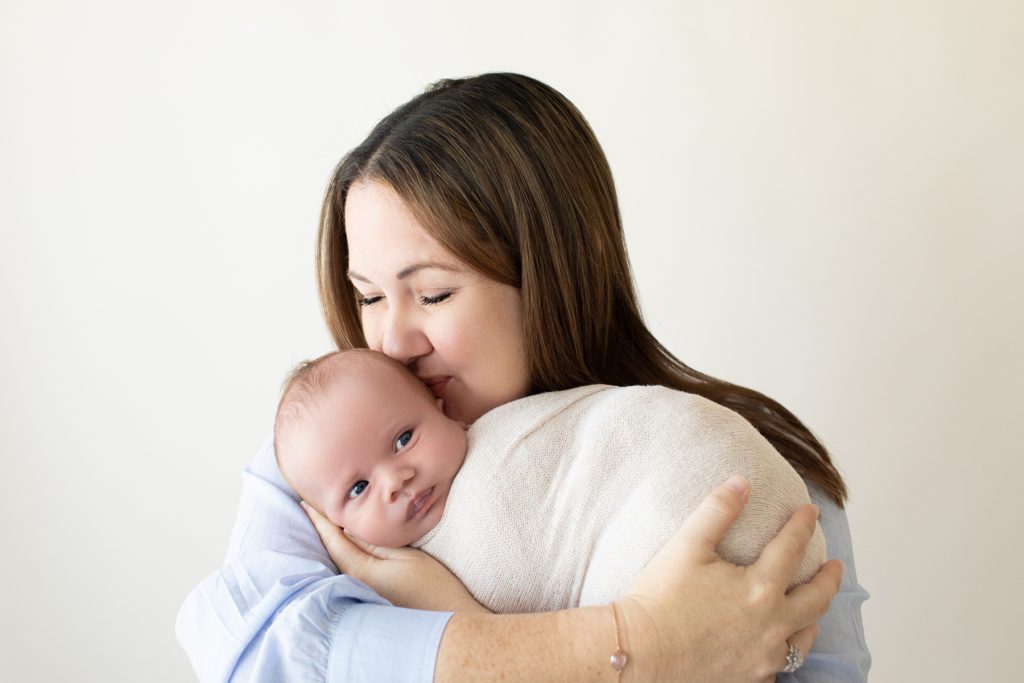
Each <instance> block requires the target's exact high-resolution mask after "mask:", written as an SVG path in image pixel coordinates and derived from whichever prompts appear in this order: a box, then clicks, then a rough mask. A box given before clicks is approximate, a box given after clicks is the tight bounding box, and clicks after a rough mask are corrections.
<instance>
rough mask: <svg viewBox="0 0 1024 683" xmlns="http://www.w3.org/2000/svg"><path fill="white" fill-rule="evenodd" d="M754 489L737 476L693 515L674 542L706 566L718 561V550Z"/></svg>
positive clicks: (705, 500)
mask: <svg viewBox="0 0 1024 683" xmlns="http://www.w3.org/2000/svg"><path fill="white" fill-rule="evenodd" d="M749 492H750V485H749V484H748V483H747V480H746V479H744V478H743V477H741V476H740V475H738V474H737V475H733V476H732V477H730V478H729V479H728V480H727V481H726V482H725V483H724V484H722V485H721V486H719V487H718V488H716V489H715V490H714V491H712V492H711V493H710V494H709V495H708V496H707V497H706V498H705V499H704V500H703V501H701V504H700V505H699V506H697V509H696V510H694V511H693V514H691V515H690V516H689V517H687V518H686V521H685V522H683V526H682V528H681V529H680V532H681V533H677V534H676V535H675V536H674V537H673V539H672V540H671V541H669V543H670V544H672V543H682V544H683V549H682V550H681V551H680V552H681V553H683V554H687V553H689V554H691V556H694V554H695V556H694V559H697V560H700V561H703V562H713V561H716V560H718V559H719V558H718V555H717V553H716V552H715V548H717V547H718V544H719V542H720V541H721V540H722V537H723V536H725V532H727V531H728V530H729V527H731V526H732V525H733V523H734V522H735V521H736V518H737V517H739V516H740V512H742V511H743V506H744V505H745V504H746V502H747V495H748V493H749Z"/></svg>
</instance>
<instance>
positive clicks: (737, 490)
mask: <svg viewBox="0 0 1024 683" xmlns="http://www.w3.org/2000/svg"><path fill="white" fill-rule="evenodd" d="M748 491H749V489H748V485H747V482H746V481H745V480H744V479H743V478H742V477H733V478H731V479H730V480H729V481H728V482H726V484H724V485H722V486H720V487H719V488H717V489H716V490H715V491H714V492H712V493H711V495H709V496H708V497H707V498H706V499H705V500H704V502H702V503H701V505H700V507H698V508H697V510H696V511H694V513H693V514H692V515H690V516H689V517H688V518H687V519H686V521H685V522H684V523H683V526H682V527H681V528H680V530H679V531H678V532H677V533H676V534H675V536H673V537H672V539H671V540H670V541H669V542H668V543H667V544H666V545H665V547H664V548H662V550H660V551H659V552H658V554H657V555H655V556H654V558H652V559H651V561H650V563H649V564H648V565H647V567H646V568H645V569H644V571H643V572H641V573H640V575H639V576H637V578H636V579H635V580H634V582H633V584H632V586H631V587H630V589H629V591H628V592H627V594H626V595H625V596H624V597H623V598H622V600H621V602H619V603H618V604H619V605H620V606H621V608H620V609H621V613H622V615H623V622H624V624H623V626H624V628H623V630H624V631H625V633H626V638H627V639H628V642H629V643H630V645H627V646H626V649H627V650H630V649H632V650H633V652H632V654H633V657H632V659H633V660H634V663H635V666H636V667H637V669H636V672H635V675H634V679H635V680H659V681H670V680H686V681H689V680H714V681H774V680H775V674H776V673H778V672H780V671H781V670H782V668H783V667H784V666H785V662H786V653H787V651H788V647H789V646H788V645H787V641H788V642H790V643H792V644H793V645H795V646H796V647H798V648H799V649H800V651H801V653H803V654H804V655H806V654H807V652H808V651H809V650H810V648H811V644H812V643H813V641H814V638H815V637H816V636H817V634H818V626H817V623H816V622H817V620H818V618H820V617H821V616H822V615H823V614H824V613H825V612H826V611H827V610H828V606H829V603H830V602H831V600H832V597H833V596H834V595H835V594H836V592H837V591H838V589H839V580H840V579H841V578H842V572H843V567H842V563H840V562H839V561H837V560H834V561H831V562H826V563H825V564H824V565H823V566H822V568H821V569H820V570H819V571H818V574H817V575H816V576H815V577H814V578H813V579H812V580H811V581H810V582H808V583H806V584H803V585H801V586H797V587H796V588H794V589H793V590H792V591H790V592H789V594H787V593H786V586H787V585H789V583H790V582H791V581H792V580H793V576H794V574H795V573H796V570H797V567H798V566H799V564H800V560H801V558H802V557H803V554H804V549H805V548H806V547H807V542H808V540H809V539H810V537H811V534H812V533H813V532H814V527H815V525H816V524H817V509H816V508H815V507H814V506H813V505H804V506H802V507H801V508H800V509H799V510H798V511H797V512H796V513H794V514H793V516H792V517H791V518H790V520H789V522H787V524H786V525H785V526H784V527H783V529H782V530H781V531H780V532H779V534H778V536H776V537H775V539H774V540H772V542H771V543H769V544H768V545H767V546H766V547H765V549H764V552H763V553H762V554H761V557H760V559H758V561H757V562H756V563H755V564H753V565H751V566H749V567H738V566H736V565H733V564H730V563H728V562H726V561H724V560H722V559H721V558H719V557H718V555H717V554H716V553H715V548H716V546H717V545H718V543H719V541H721V539H722V537H723V536H724V535H725V532H726V531H727V530H728V529H729V527H730V526H731V525H732V523H733V522H735V521H736V518H737V517H738V516H739V514H740V511H741V510H742V509H743V506H744V504H745V503H746V500H747V494H748Z"/></svg>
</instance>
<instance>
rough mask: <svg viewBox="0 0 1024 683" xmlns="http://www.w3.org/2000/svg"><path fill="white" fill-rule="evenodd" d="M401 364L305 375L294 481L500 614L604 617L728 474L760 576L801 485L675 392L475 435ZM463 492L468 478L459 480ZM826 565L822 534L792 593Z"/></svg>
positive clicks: (555, 410) (292, 387)
mask: <svg viewBox="0 0 1024 683" xmlns="http://www.w3.org/2000/svg"><path fill="white" fill-rule="evenodd" d="M442 407H443V406H442V404H441V400H440V399H435V398H434V396H433V395H432V394H431V393H430V391H429V390H428V389H427V388H426V387H425V386H424V385H423V384H421V383H420V382H419V381H418V380H417V379H416V378H415V377H414V376H413V375H412V374H411V373H410V372H409V371H408V370H407V369H406V368H404V367H403V366H402V365H401V364H399V363H397V362H395V361H393V360H391V359H389V358H388V357H387V356H384V355H383V354H380V353H377V352H373V351H369V350H365V349H359V350H352V351H345V352H335V353H331V354H327V355H326V356H323V357H321V358H320V359H317V360H316V361H312V362H310V363H306V364H303V365H301V366H300V367H299V368H298V369H297V370H296V371H295V372H294V373H293V374H292V376H291V377H290V379H289V381H288V382H287V384H286V386H285V389H284V392H283V395H282V399H281V402H280V405H279V406H278V412H277V419H276V421H275V432H274V433H275V450H276V453H277V458H278V465H279V467H280V469H281V473H282V474H283V476H284V478H285V479H286V481H287V482H288V483H289V484H290V485H291V486H292V488H293V489H294V490H295V492H296V493H298V494H299V495H300V496H301V497H302V498H303V499H304V500H305V501H306V502H307V503H308V504H310V505H312V506H313V507H314V508H316V509H317V510H318V511H320V513H321V514H323V515H324V516H325V517H327V518H328V519H330V520H331V521H332V522H334V523H335V524H337V525H338V526H340V527H342V528H344V529H345V530H346V531H347V532H348V533H349V534H350V535H352V536H355V537H357V538H359V539H362V540H363V541H366V542H368V543H371V544H374V545H381V546H388V547H399V546H403V545H413V546H415V547H419V548H421V549H422V550H424V551H425V552H427V553H429V554H430V555H432V556H433V557H435V558H436V559H438V560H439V561H440V562H442V563H443V564H444V565H445V566H447V567H448V568H449V569H450V570H451V571H452V573H454V574H455V575H456V576H458V577H459V579H461V580H462V582H463V583H464V584H465V585H466V587H467V588H468V589H469V591H470V593H472V594H473V596H474V597H475V598H476V599H477V600H478V601H479V602H480V603H481V604H483V605H485V606H486V607H488V608H489V609H491V610H492V611H495V612H533V611H545V610H555V609H563V608H566V607H574V606H578V605H590V604H606V603H607V602H608V601H610V600H613V599H616V598H618V597H620V596H621V595H622V594H623V593H624V592H625V591H626V589H627V588H628V587H629V584H630V583H631V582H632V579H633V578H634V577H635V576H636V575H637V574H638V573H639V572H640V570H641V569H643V567H644V566H645V565H646V564H647V562H648V561H649V560H650V558H651V557H653V556H654V554H655V553H656V552H657V551H658V550H659V549H660V548H661V547H662V545H664V543H665V542H666V541H667V540H668V539H669V538H670V537H671V535H672V534H673V533H674V532H675V531H676V530H677V529H678V528H679V525H680V524H681V523H682V521H683V519H685V518H686V516H687V515H689V514H690V512H692V511H693V510H694V509H695V508H696V507H697V505H698V504H699V503H700V502H701V500H703V498H704V497H705V496H706V495H707V494H708V493H709V492H710V491H711V490H712V489H713V488H714V487H715V486H717V485H718V484H720V483H721V482H722V481H724V480H725V479H727V478H728V477H729V476H730V475H731V474H734V473H740V474H743V475H744V476H746V477H747V479H748V480H749V482H750V496H749V500H748V502H747V505H746V507H745V509H744V512H743V514H742V515H741V516H740V518H739V520H737V522H736V524H735V525H733V527H732V528H731V529H730V530H729V532H728V534H727V535H726V537H725V539H723V541H722V543H721V544H720V545H719V547H718V552H719V554H720V555H721V556H722V557H723V558H724V559H727V560H729V561H731V562H734V563H736V564H751V563H752V562H753V561H754V560H756V559H757V557H758V555H759V554H760V552H761V550H762V548H763V547H764V546H765V545H766V544H767V542H768V541H770V540H771V539H772V538H773V537H774V536H775V534H776V533H777V532H778V530H779V529H780V528H781V527H782V525H783V524H784V523H785V522H786V520H787V519H788V518H789V516H790V515H791V514H792V512H793V511H794V510H795V509H796V508H797V507H798V506H799V505H801V504H803V503H807V502H810V499H809V496H808V494H807V490H806V488H805V486H804V484H803V481H802V480H801V479H800V477H799V476H798V475H797V474H796V472H795V471H793V469H792V468H791V467H790V466H789V464H788V463H787V462H786V461H785V460H784V459H783V458H782V456H780V455H779V454H778V453H777V452H776V451H775V450H774V449H773V448H772V447H771V445H770V444H769V443H768V442H767V441H766V440H765V439H764V438H763V437H762V436H761V435H760V434H759V433H758V432H757V431H756V430H755V429H754V428H753V427H752V426H751V425H750V424H749V423H748V422H746V421H745V420H744V419H743V418H742V417H740V416H739V415H737V414H736V413H734V412H732V411H730V410H728V409H726V408H723V407H722V406H719V405H718V404H715V403H713V402H711V401H708V400H706V399H703V398H701V397H699V396H695V395H693V394H687V393H685V392H680V391H674V390H671V389H667V388H665V387H609V386H603V385H592V386H586V387H580V388H577V389H570V390H567V391H559V392H550V393H545V394H538V395H535V396H529V397H526V398H524V399H520V400H518V401H513V402H511V403H507V404H505V405H503V406H500V407H498V408H496V409H494V410H492V411H491V412H489V413H487V414H486V415H484V416H483V417H481V418H480V419H479V420H477V421H476V423H474V425H473V426H472V427H470V428H468V429H467V426H466V425H465V424H463V423H460V422H456V421H454V420H451V419H449V418H448V417H446V416H445V415H444V413H443V411H442ZM456 475H458V476H456ZM824 561H825V545H824V536H823V535H822V533H821V531H820V530H818V531H815V535H814V538H812V541H811V544H810V545H809V547H808V549H807V552H806V554H805V557H804V559H803V562H802V564H801V566H800V570H799V572H798V576H797V580H796V581H795V582H794V583H801V582H803V581H806V580H807V579H809V578H810V577H811V576H813V575H814V573H815V572H816V571H817V569H818V567H819V566H820V565H821V564H822V563H823V562H824Z"/></svg>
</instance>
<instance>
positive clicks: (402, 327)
mask: <svg viewBox="0 0 1024 683" xmlns="http://www.w3.org/2000/svg"><path fill="white" fill-rule="evenodd" d="M431 348H432V347H431V345H430V339H429V338H428V337H427V335H426V333H425V332H424V330H423V328H422V327H421V326H420V325H419V324H417V323H416V321H415V319H414V318H413V316H411V315H408V314H403V313H402V312H401V311H396V310H394V309H393V310H392V311H389V312H388V316H387V319H386V320H385V321H384V325H383V328H382V329H381V334H380V349H378V350H380V351H382V352H383V353H384V355H386V356H390V357H391V358H394V359H395V360H397V361H398V362H399V363H402V364H403V365H408V364H409V363H411V362H412V361H414V360H416V359H417V358H419V357H420V356H425V355H427V354H428V353H430V351H431Z"/></svg>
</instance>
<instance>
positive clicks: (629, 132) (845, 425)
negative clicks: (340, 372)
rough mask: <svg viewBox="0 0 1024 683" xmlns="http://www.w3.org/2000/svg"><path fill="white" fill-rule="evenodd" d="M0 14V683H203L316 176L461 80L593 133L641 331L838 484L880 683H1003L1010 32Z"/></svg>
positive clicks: (287, 347)
mask: <svg viewBox="0 0 1024 683" xmlns="http://www.w3.org/2000/svg"><path fill="white" fill-rule="evenodd" d="M373 5H374V3H340V2H325V1H320V2H306V1H301V0H300V1H297V2H291V3H277V2H251V1H250V2H209V1H203V2H198V1H191V2H188V1H179V2H173V3H172V2H163V3H151V2H112V1H110V0H93V1H92V2H88V3H72V2H47V1H40V0H34V1H32V2H29V1H28V0H4V2H3V3H2V5H0V69H2V71H0V88H2V93H3V104H2V106H0V130H2V135H0V230H2V232H0V312H2V321H3V323H2V324H3V333H2V334H0V368H2V383H0V387H2V389H0V429H2V431H0V448H2V453H3V456H2V457H3V468H2V469H3V472H4V476H3V479H2V483H0V529H2V532H3V534H2V544H3V551H2V552H3V558H4V560H3V562H2V563H0V585H2V586H3V588H2V590H3V594H2V602H3V607H2V609H0V679H2V680H7V681H14V680H18V681H21V680H37V681H56V680H80V681H113V680H119V681H141V680H145V681H153V682H156V681H182V680H189V679H190V678H191V669H190V667H189V664H188V662H187V659H186V658H185V656H184V654H183V653H182V652H181V651H180V650H179V649H178V646H177V644H176V642H175V640H174V633H173V627H174V619H175V615H176V612H177V609H178V606H179V604H180V603H181V601H182V599H183V598H184V597H185V595H186V593H187V592H188V591H189V590H190V589H191V588H192V586H193V585H195V584H196V583H197V582H198V581H199V580H200V579H202V578H203V577H204V576H205V575H207V574H209V573H211V572H212V571H214V569H215V568H216V567H217V566H218V564H219V563H220V561H221V559H222V557H223V553H224V550H225V548H226V542H227V537H228V533H229V530H230V527H231V524H232V520H233V518H234V513H235V505H236V503H237V499H238V493H239V470H240V468H241V467H242V466H243V464H244V463H245V462H246V461H247V460H248V459H249V458H251V457H252V456H253V455H254V454H255V452H256V449H257V447H258V445H259V444H260V442H261V440H262V439H264V438H265V437H266V435H267V434H268V433H269V431H270V427H271V418H272V413H273V408H274V405H275V402H276V399H277V391H278V387H279V383H280V381H281V379H282V378H283V376H284V374H285V372H286V371H287V370H288V369H289V368H290V367H291V366H292V364H293V363H294V362H296V361H298V360H300V359H302V358H306V357H312V356H315V355H317V354H320V353H321V352H323V351H325V350H327V349H328V348H329V338H328V336H327V334H326V332H325V329H324V326H323V324H322V322H321V319H320V317H319V312H318V304H317V301H316V295H315V288H314V280H313V248H314V235H315V229H316V220H317V215H318V211H319V202H320V198H321V193H322V191H323V187H324V185H325V183H326V181H327V178H328V176H329V174H330V172H331V169H332V167H333V165H334V164H335V163H336V162H337V160H338V159H339V158H340V157H341V155H342V154H343V153H344V152H345V151H346V150H348V149H349V148H351V147H352V146H354V145H355V144H357V143H358V142H359V141H360V140H361V139H362V138H363V136H364V135H365V134H366V133H367V132H368V131H369V128H370V127H371V126H372V124H373V123H375V122H376V121H377V120H378V119H379V118H380V117H381V116H383V115H384V114H385V113H387V112H388V111H390V110H391V109H392V108H393V107H395V106H397V105H398V104H400V103H402V102H404V101H405V100H407V99H408V98H410V97H411V96H413V95H414V94H415V93H417V92H418V91H420V90H421V89H422V88H423V87H424V86H425V85H426V84H427V83H429V82H431V81H433V80H436V79H438V78H441V77H444V76H458V75H470V74H475V73H481V72H484V71H493V70H511V71H519V72H523V73H527V74H530V75H533V76H535V77H537V78H540V79H541V80H544V81H546V82H548V83H550V84H551V85H553V86H555V87H556V88H558V89H560V90H561V91H562V92H564V93H565V94H566V95H567V96H568V97H569V98H570V99H571V100H573V101H574V102H575V103H576V104H577V105H578V106H579V108H580V109H581V110H582V111H583V113H584V114H585V115H586V116H587V117H588V119H589V120H590V122H591V124H592V125H593V127H594V129H595V130H596V132H597V135H598V138H599V139H600V140H601V142H602V143H603V145H604V148H605V151H606V152H607V154H608V157H609V160H610V162H611V165H612V169H613V171H614V174H615V178H616V182H617V185H618V189H619V193H620V200H621V204H622V211H623V215H624V219H625V225H626V230H627V234H628V240H629V247H630V252H631V255H632V259H633V264H634V266H635V269H636V278H637V281H638V285H639V288H640V292H641V296H642V299H643V304H644V307H645V311H646V314H647V316H648V319H649V321H650V323H651V325H652V326H653V328H654V330H655V331H656V333H657V334H658V335H659V336H660V338H661V339H662V340H663V341H664V342H665V343H666V344H667V345H668V346H669V348H671V349H672V350H673V351H674V352H676V353H677V354H678V355H680V356H681V357H682V358H683V359H684V360H685V361H687V362H688V363H689V364H691V365H693V366H695V367H697V368H699V369H702V370H704V371H706V372H710V373H712V374H716V375H718V376H721V377H724V378H727V379H730V380H733V381H736V382H740V383H743V384H746V385H749V386H752V387H755V388H757V389H760V390H762V391H764V392H766V393H768V394H770V395H772V396H774V397H776V398H778V399H779V400H781V401H782V402H783V403H785V404H786V405H787V406H788V407H790V408H791V409H792V410H794V411H795V412H796V413H797V414H798V415H799V416H801V417H802V418H803V419H804V420H805V421H806V422H807V423H808V424H809V425H810V426H811V427H812V429H814V430H815V431H816V432H817V433H818V434H819V435H820V436H821V438H822V439H823V440H824V442H825V443H826V444H827V445H828V446H829V447H830V448H831V449H832V452H833V453H834V457H835V458H836V460H837V462H838V464H839V467H840V469H841V471H842V472H843V473H844V474H845V476H846V477H847V480H848V482H849V484H850V488H851V491H852V499H851V502H850V505H849V518H850V523H851V526H852V529H853V537H854V542H855V547H856V552H857V563H858V567H857V568H858V571H859V574H860V577H861V580H862V583H863V584H864V585H865V586H866V587H867V588H868V590H869V591H870V592H871V593H872V599H871V600H870V601H869V602H868V603H867V604H866V605H865V607H864V618H865V625H866V629H867V638H868V642H869V645H870V647H871V650H872V652H873V655H874V658H875V667H874V670H873V675H872V680H873V681H882V682H887V681H900V682H902V681H932V682H935V681H963V680H977V681H1008V680H1011V679H1012V678H1013V676H1014V672H1015V670H1016V668H1017V667H1016V663H1017V662H1019V655H1018V654H1017V652H1018V651H1019V648H1020V639H1021V635H1022V634H1021V630H1020V610H1021V608H1022V607H1024V599H1022V598H1024V594H1022V588H1021V582H1020V572H1021V567H1022V566H1024V552H1022V549H1021V548H1022V540H1024V539H1022V538H1021V534H1020V530H1019V527H1020V524H1021V522H1022V521H1024V519H1022V517H1024V516H1022V514H1021V512H1020V508H1019V492H1020V488H1021V478H1022V474H1024V465H1022V458H1021V455H1022V452H1024V448H1022V446H1021V441H1020V436H1019V434H1020V431H1019V427H1018V426H1017V425H1019V421H1018V420H1017V419H1016V413H1017V412H1019V410H1020V409H1021V407H1022V401H1021V398H1020V393H1019V392H1020V387H1021V386H1022V382H1024V372H1022V361H1021V360H1020V356H1019V354H1020V352H1021V349H1022V348H1024V316H1022V313H1021V309H1022V302H1021V299H1022V296H1021V295H1022V293H1024V268H1022V262H1024V236H1022V230H1024V161H1022V160H1024V125H1022V123H1021V122H1022V121H1024V48H1022V47H1021V46H1022V45H1024V43H1022V36H1024V5H1022V4H1021V3H1020V2H1019V0H1006V1H1003V2H999V1H996V0H985V1H980V2H979V1H969V0H961V1H958V2H951V1H943V0H920V1H918V2H910V1H904V0H895V1H888V2H880V1H867V2H865V1H864V0H860V1H857V2H853V1H845V0H844V1H841V2H813V1H811V0H805V1H803V2H796V1H793V0H781V1H778V2H753V1H750V2H735V1H719V2H715V1H708V2H661V3H646V4H645V3H642V2H641V3H624V2H582V1H580V2H571V3H570V2H562V3H559V2H554V3H552V2H548V1H545V2H535V1H530V2H517V3H502V4H496V3H494V4H492V3H480V2H473V1H471V0H451V1H449V2H443V3H427V2H417V3H409V4H408V6H405V7H402V6H396V5H395V4H393V3H380V9H373V8H371V7H372V6H373Z"/></svg>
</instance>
